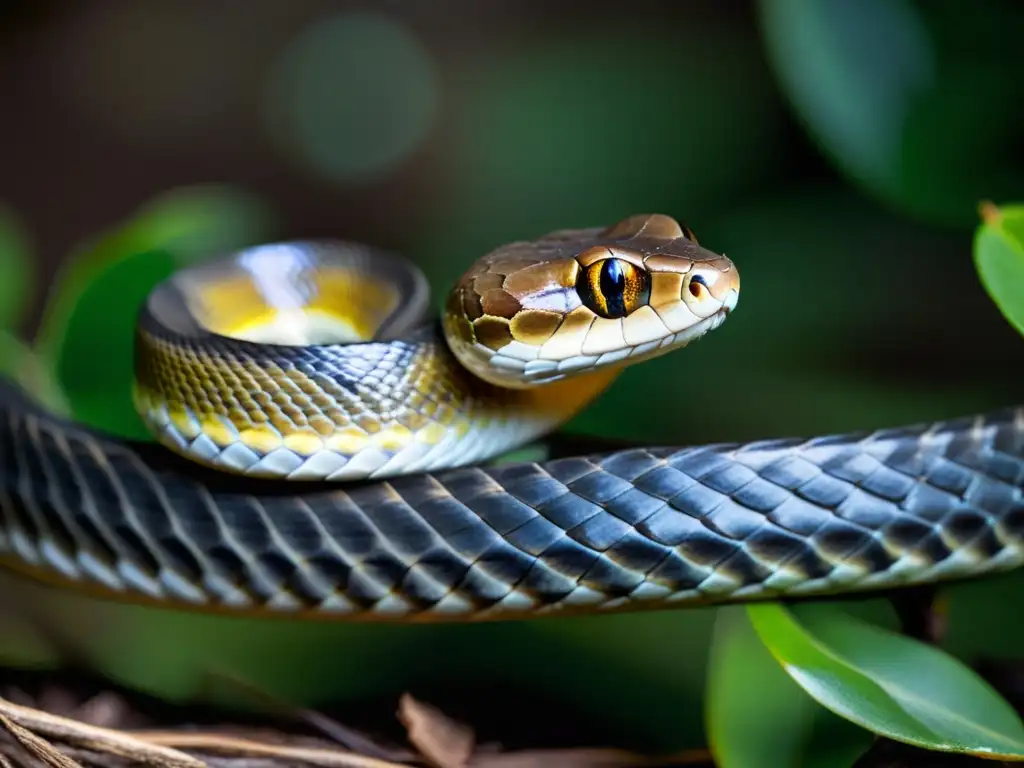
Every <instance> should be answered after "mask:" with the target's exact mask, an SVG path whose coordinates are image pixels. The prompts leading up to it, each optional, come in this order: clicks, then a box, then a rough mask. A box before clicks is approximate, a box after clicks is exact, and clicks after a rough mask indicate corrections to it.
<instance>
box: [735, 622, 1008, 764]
mask: <svg viewBox="0 0 1024 768" xmlns="http://www.w3.org/2000/svg"><path fill="white" fill-rule="evenodd" d="M814 608H816V609H817V610H807V611H803V610H801V611H796V612H792V611H790V610H788V609H787V608H785V607H784V606H782V605H779V604H776V603H763V604H757V605H750V606H748V607H747V613H748V616H749V617H750V620H751V622H752V623H753V625H754V628H755V629H756V631H757V633H758V635H759V636H760V637H761V640H762V642H764V644H765V645H766V646H767V647H768V649H769V650H770V651H771V653H772V655H773V656H775V658H776V659H777V660H778V661H779V663H780V664H782V666H783V668H784V669H785V670H786V671H787V672H788V673H789V675H790V676H791V677H792V678H793V679H794V680H795V681H796V682H797V683H798V684H799V685H800V686H801V687H802V688H803V689H804V690H805V691H806V692H807V693H808V694H810V695H811V697H813V698H814V699H815V700H816V701H818V703H820V704H822V705H823V706H825V707H827V708H829V709H831V710H832V711H833V712H835V713H836V714H838V715H840V716H842V717H844V718H846V719H848V720H850V721H852V722H854V723H857V724H858V725H860V726H862V727H864V728H867V729H868V730H870V731H873V732H874V733H877V734H880V735H882V736H886V737H888V738H891V739H895V740H897V741H902V742H906V743H908V744H912V745H915V746H918V747H923V748H925V749H933V750H940V751H945V752H961V753H969V754H974V755H983V756H985V757H987V758H999V759H1013V760H1024V724H1022V723H1021V721H1020V718H1019V717H1018V716H1017V714H1016V712H1014V710H1013V708H1012V707H1011V706H1010V705H1009V704H1008V703H1007V702H1006V701H1004V700H1003V699H1002V698H1000V696H999V694H997V693H996V692H995V691H994V690H993V689H992V688H991V687H990V686H989V685H988V684H987V683H985V682H984V681H983V680H982V679H981V678H980V677H978V676H977V675H976V674H975V673H974V672H972V671H971V670H970V669H969V668H968V667H967V666H965V665H964V664H963V663H962V662H960V661H959V660H958V659H955V658H954V657H952V656H950V655H948V654H946V653H945V652H943V651H941V650H939V649H938V648H935V647H932V646H928V645H925V644H923V643H920V642H918V641H916V640H912V639H910V638H908V637H904V636H902V635H899V634H897V633H895V632H891V631H889V630H887V629H883V628H881V627H877V626H874V625H872V624H868V623H866V622H863V621H860V620H858V619H856V618H854V617H852V616H849V615H847V614H844V613H842V612H839V611H836V610H822V608H823V606H814Z"/></svg>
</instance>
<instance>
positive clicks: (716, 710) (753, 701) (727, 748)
mask: <svg viewBox="0 0 1024 768" xmlns="http://www.w3.org/2000/svg"><path fill="white" fill-rule="evenodd" d="M752 692H756V693H755V695H751V694H752ZM705 701H706V710H705V722H706V727H707V734H708V743H709V744H710V745H711V751H712V753H713V754H714V759H715V765H717V766H721V768H734V767H735V768H761V766H764V768H775V766H779V765H800V766H803V768H817V767H818V766H820V767H821V768H834V766H842V765H852V764H853V762H854V760H855V759H856V758H857V756H858V755H861V754H863V752H864V751H865V750H866V749H867V748H868V747H869V746H870V745H871V741H872V736H871V734H870V733H868V732H867V731H865V730H864V729H862V728H858V727H857V726H855V725H853V724H852V723H850V722H848V721H846V720H843V719H842V718H840V717H837V716H836V715H834V714H833V713H832V712H830V711H828V710H827V709H825V708H823V707H821V706H819V705H818V704H817V703H816V702H815V701H814V699H812V698H811V697H810V696H808V695H807V694H806V693H804V692H803V691H802V690H801V689H800V687H799V686H798V685H797V684H796V683H795V682H793V680H792V679H791V678H790V677H789V676H788V675H786V673H785V672H784V671H783V670H782V669H781V668H780V667H779V665H778V664H777V663H776V662H775V660H774V659H773V658H772V656H771V654H770V653H769V652H768V651H767V649H766V648H765V647H764V645H763V644H762V643H761V641H760V640H759V639H758V636H757V634H756V633H755V632H754V630H753V628H752V627H751V625H750V622H749V621H748V620H747V618H746V616H745V614H744V612H743V609H742V608H740V607H729V608H723V609H721V610H720V611H719V613H718V617H717V619H716V623H715V634H714V638H713V640H712V645H711V658H710V660H709V668H708V681H707V696H706V697H705Z"/></svg>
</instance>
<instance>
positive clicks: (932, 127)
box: [759, 0, 1024, 227]
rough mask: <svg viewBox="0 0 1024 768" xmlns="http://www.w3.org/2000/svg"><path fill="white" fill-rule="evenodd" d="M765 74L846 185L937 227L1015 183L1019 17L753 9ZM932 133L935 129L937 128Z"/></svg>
mask: <svg viewBox="0 0 1024 768" xmlns="http://www.w3.org/2000/svg"><path fill="white" fill-rule="evenodd" d="M759 7H760V17H761V27H762V30H763V32H764V42H765V45H766V48H767V54H768V58H769V61H770V62H771V65H772V68H773V70H774V72H775V74H776V76H777V77H778V80H779V83H780V85H781V87H782V89H783V91H784V92H785V93H786V95H787V96H788V97H789V100H790V102H791V103H792V105H793V107H794V109H795V111H796V113H797V114H798V116H799V118H800V119H801V121H802V123H803V124H804V125H805V126H806V128H807V129H808V132H809V134H810V136H811V137H812V138H813V139H814V140H815V141H816V143H818V144H819V145H820V146H821V148H822V149H823V150H824V152H825V154H826V156H827V157H828V158H829V159H831V160H832V161H833V162H834V163H835V165H836V166H837V168H838V169H839V170H840V171H841V172H843V173H844V174H845V175H846V177H847V178H849V179H850V180H852V181H854V182H855V183H857V184H858V185H860V186H861V187H862V188H863V189H865V190H867V191H869V192H870V193H871V194H873V195H874V196H876V197H877V198H880V199H882V200H883V201H885V202H886V203H889V204H893V205H895V206H898V207H899V208H900V209H901V210H902V211H905V212H910V213H912V214H914V215H915V216H921V217H923V218H927V219H929V220H930V221H933V222H935V223H937V224H940V225H941V226H944V227H948V226H950V225H956V226H963V227H970V226H971V221H970V217H971V215H972V212H973V207H974V201H975V200H977V199H978V197H980V196H982V195H997V196H998V195H1009V194H1013V190H1016V189H1019V188H1020V185H1021V184H1022V183H1024V175H1022V173H1021V168H1020V164H1019V163H1017V164H1014V163H1012V162H1010V161H1009V160H1008V158H1009V157H1011V156H1012V155H1013V153H1014V152H1015V148H1016V146H1017V142H1018V134H1019V130H1020V128H1019V122H1018V119H1017V111H1016V110H1017V109H1018V107H1017V105H1018V104H1019V103H1020V99H1021V98H1022V97H1024V86H1022V82H1024V78H1022V75H1024V66H1022V65H1021V62H1019V61H1017V60H1015V59H1014V58H1013V57H1012V56H1010V57H1008V56H1007V55H1006V54H1005V53H1004V51H1010V50H1016V47H1017V46H1018V45H1019V40H1020V35H1021V34H1022V33H1024V13H1021V9H1020V8H1019V7H1015V6H1014V5H1013V4H1009V5H1007V6H1006V7H1005V12H1004V11H1002V10H1000V11H998V12H995V13H984V12H982V13H973V12H972V13H964V12H963V10H962V9H961V7H960V5H958V4H956V3H914V2H912V0H858V1H857V2H849V1H848V0H819V2H815V3H806V2H802V0H760V3H759ZM936 126H941V130H937V129H936Z"/></svg>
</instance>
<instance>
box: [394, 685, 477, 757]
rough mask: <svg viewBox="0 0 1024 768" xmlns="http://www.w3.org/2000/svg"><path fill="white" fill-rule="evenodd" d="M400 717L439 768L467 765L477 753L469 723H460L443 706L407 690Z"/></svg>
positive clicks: (422, 750)
mask: <svg viewBox="0 0 1024 768" xmlns="http://www.w3.org/2000/svg"><path fill="white" fill-rule="evenodd" d="M398 719H399V720H400V721H401V722H402V725H404V726H405V729H406V731H407V733H408V736H409V741H410V742H411V743H412V745H413V746H414V747H416V749H418V750H419V751H420V753H421V754H422V755H423V756H424V757H425V758H426V759H427V760H428V761H429V762H430V764H431V765H433V766H435V767H436V768H465V766H466V765H468V764H469V759H470V758H471V757H472V756H473V749H474V747H475V745H476V736H475V735H474V733H473V729H472V728H470V727H469V726H466V725H463V724H462V723H457V722H455V721H454V720H452V719H451V718H450V717H448V716H447V715H445V714H444V713H443V712H441V711H440V710H439V709H436V708H435V707H432V706H430V705H429V704H424V703H422V702H420V701H417V700H416V699H414V698H413V697H412V696H410V695H409V694H408V693H403V694H402V698H401V699H400V700H399V702H398Z"/></svg>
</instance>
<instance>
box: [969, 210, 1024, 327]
mask: <svg viewBox="0 0 1024 768" xmlns="http://www.w3.org/2000/svg"><path fill="white" fill-rule="evenodd" d="M984 210H985V220H984V221H983V222H982V224H981V226H979V227H978V230H977V232H976V233H975V236H974V263H975V266H976V267H977V269H978V276H979V277H980V278H981V282H982V285H984V286H985V290H986V291H988V294H989V296H991V297H992V300H993V301H994V302H995V303H996V306H998V307H999V311H1000V312H1002V313H1003V316H1004V317H1005V318H1006V319H1007V320H1008V321H1009V322H1010V324H1011V325H1013V326H1014V328H1016V329H1017V331H1018V332H1019V333H1022V334H1024V205H1011V206H1005V207H1002V208H995V207H994V206H993V207H988V206H986V207H985V209H984Z"/></svg>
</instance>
